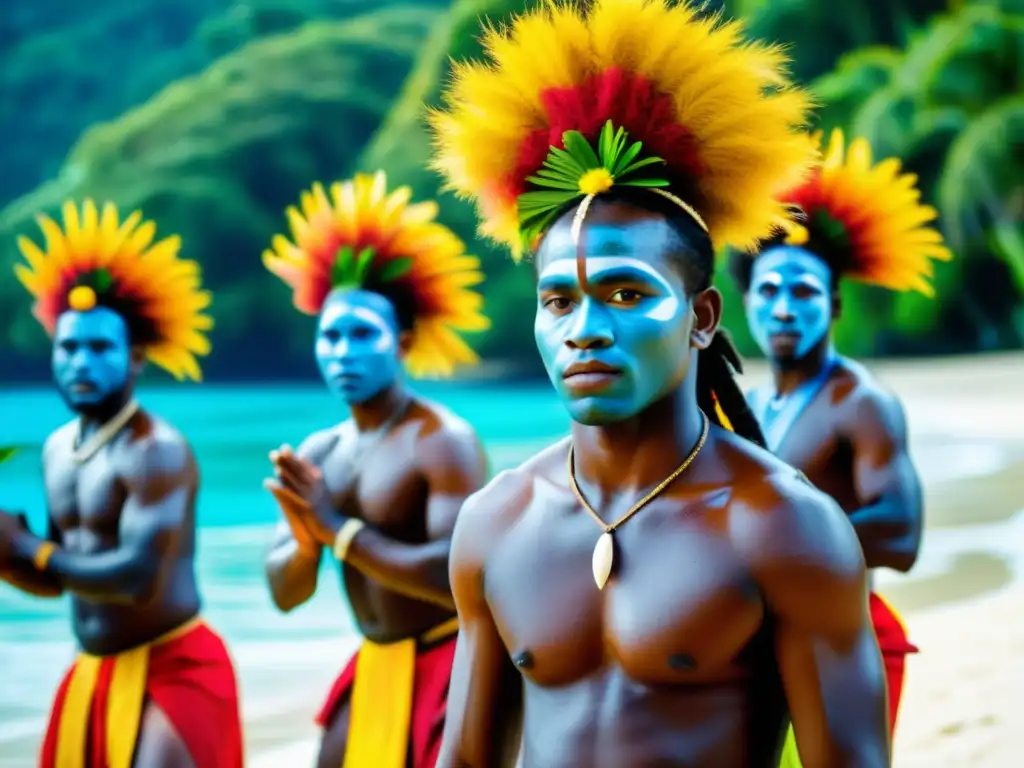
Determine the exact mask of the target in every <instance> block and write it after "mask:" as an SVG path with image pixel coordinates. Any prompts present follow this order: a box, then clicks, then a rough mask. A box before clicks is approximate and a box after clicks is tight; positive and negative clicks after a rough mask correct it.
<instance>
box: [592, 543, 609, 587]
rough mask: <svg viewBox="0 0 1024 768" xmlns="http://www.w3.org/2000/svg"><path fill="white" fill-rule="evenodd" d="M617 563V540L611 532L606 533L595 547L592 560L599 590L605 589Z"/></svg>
mask: <svg viewBox="0 0 1024 768" xmlns="http://www.w3.org/2000/svg"><path fill="white" fill-rule="evenodd" d="M614 563H615V540H614V539H613V538H612V534H611V531H605V532H604V533H602V534H601V536H600V538H599V539H598V540H597V544H595V545H594V556H593V558H592V559H591V563H590V565H591V567H592V568H593V569H594V581H595V582H597V588H598V589H604V585H605V584H607V583H608V578H609V577H610V576H611V575H612V566H613V565H614Z"/></svg>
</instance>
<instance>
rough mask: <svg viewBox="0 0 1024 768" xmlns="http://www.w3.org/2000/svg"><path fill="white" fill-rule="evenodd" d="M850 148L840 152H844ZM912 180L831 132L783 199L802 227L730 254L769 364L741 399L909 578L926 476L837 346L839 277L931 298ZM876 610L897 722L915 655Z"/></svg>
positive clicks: (927, 217) (870, 546)
mask: <svg viewBox="0 0 1024 768" xmlns="http://www.w3.org/2000/svg"><path fill="white" fill-rule="evenodd" d="M844 155H845V156H844ZM914 181H915V179H914V177H913V176H910V175H906V174H901V173H900V166H899V163H898V162H897V161H896V160H895V159H889V160H885V161H883V162H881V163H879V164H877V165H874V166H872V164H871V151H870V148H869V147H868V144H867V142H866V141H865V140H864V139H857V140H855V141H853V142H852V143H851V144H850V147H849V151H848V152H845V153H844V142H843V136H842V134H841V133H840V132H839V131H835V132H833V134H832V136H831V139H830V141H829V145H828V151H827V153H826V156H825V158H824V163H823V165H822V167H821V168H820V169H819V170H818V171H816V172H815V173H814V174H813V175H812V176H811V177H810V178H809V179H807V180H806V181H805V182H804V183H803V184H801V185H800V186H799V187H797V188H795V189H794V190H793V191H792V192H791V193H789V194H786V195H785V196H784V197H783V201H784V202H785V203H788V204H791V205H792V206H793V207H794V208H798V209H799V210H800V211H801V212H802V213H801V214H800V222H801V223H792V224H790V225H788V226H787V227H786V231H782V232H780V233H779V234H778V235H777V236H776V237H775V238H774V239H772V240H770V241H768V242H766V243H764V244H763V245H762V247H761V249H760V252H759V255H757V256H756V258H754V259H751V258H750V257H748V256H744V255H736V256H735V257H734V262H733V264H734V273H735V276H736V278H737V281H738V282H739V284H740V286H741V288H742V289H743V291H744V294H745V303H746V309H747V320H748V322H749V324H750V328H751V330H752V332H753V334H754V337H755V339H756V340H757V343H758V344H759V345H760V347H761V348H762V349H763V350H764V353H765V355H767V356H768V359H769V361H770V362H771V370H772V381H771V383H770V384H768V385H767V386H765V387H762V388H760V389H757V390H754V391H752V392H751V393H749V395H748V400H749V402H750V405H751V408H752V409H753V411H754V413H755V415H756V416H757V417H758V420H759V421H760V423H761V427H762V429H763V431H764V435H765V438H766V441H767V446H768V448H770V449H771V450H772V451H773V452H775V453H776V454H777V455H778V456H779V457H780V458H782V459H783V460H785V461H787V462H789V463H790V464H792V465H793V466H794V467H797V468H799V469H800V470H802V471H803V472H805V473H806V475H807V477H808V478H809V479H810V481H811V482H812V483H814V484H815V485H816V486H817V487H818V488H820V489H821V490H823V491H825V492H826V493H828V494H829V495H830V496H832V497H833V498H834V499H835V500H836V502H838V504H839V506H841V507H842V508H843V510H844V511H845V512H846V514H847V515H849V518H850V522H852V523H853V526H854V529H855V530H856V531H857V535H858V537H859V538H860V542H861V546H862V547H863V549H864V558H865V560H866V562H867V565H868V567H869V568H893V569H895V570H897V571H902V572H904V573H905V572H907V571H909V570H910V568H911V566H912V565H913V564H914V561H915V560H916V558H917V553H918V549H919V547H920V545H921V531H922V498H921V484H920V481H919V479H918V476H917V472H916V471H915V470H914V466H913V464H912V463H911V461H910V456H909V454H908V452H907V429H906V423H905V421H904V416H903V409H902V408H901V406H900V403H899V401H898V400H897V399H896V398H895V397H894V396H893V395H892V394H891V393H890V392H888V391H887V390H885V389H884V388H883V387H882V386H881V385H880V384H879V383H878V381H877V380H876V379H875V378H874V377H873V376H872V375H871V374H870V373H868V371H867V370H865V369H864V368H863V367H862V366H860V365H858V364H857V363H855V362H853V361H852V360H849V359H847V358H844V357H842V356H840V355H838V354H837V353H836V352H835V350H834V349H833V346H832V341H831V333H830V332H831V329H832V324H833V322H834V321H835V320H837V319H838V318H839V309H840V303H839V285H840V281H841V280H842V279H843V278H850V279H853V280H859V281H861V282H864V283H868V284H870V285H878V286H883V287H886V288H889V289H891V290H896V291H905V290H917V291H920V292H922V293H924V294H926V295H930V294H931V293H932V288H931V286H930V284H929V282H928V278H929V277H930V276H931V274H932V262H931V260H932V259H940V260H946V259H949V258H951V254H950V252H949V251H948V250H947V249H946V248H945V246H943V244H942V236H941V235H940V234H939V232H938V231H936V230H935V229H934V228H932V227H931V226H929V222H931V221H932V220H933V219H934V218H935V215H936V214H935V211H934V209H932V208H930V207H927V206H924V205H921V204H920V202H919V198H920V193H919V192H918V190H917V189H916V188H915V186H914ZM871 618H872V621H873V623H874V626H875V631H876V632H877V635H878V641H879V644H880V646H881V650H882V656H883V658H884V660H885V671H886V678H887V680H888V688H889V722H890V729H891V730H895V727H896V714H897V712H898V710H899V702H900V693H901V691H902V688H903V670H904V662H905V658H906V655H907V654H908V653H913V652H915V651H916V650H917V649H916V648H915V647H914V646H913V645H911V644H910V643H909V641H908V639H907V634H906V630H905V628H904V626H903V622H902V621H901V620H900V618H899V616H898V615H897V614H896V612H895V611H894V610H893V609H892V608H891V607H890V606H889V605H888V604H887V603H886V602H885V601H884V600H883V599H882V598H881V597H879V596H878V595H877V594H876V593H874V592H872V593H871Z"/></svg>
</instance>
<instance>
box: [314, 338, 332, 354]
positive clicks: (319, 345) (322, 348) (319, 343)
mask: <svg viewBox="0 0 1024 768" xmlns="http://www.w3.org/2000/svg"><path fill="white" fill-rule="evenodd" d="M313 353H314V354H315V355H316V356H317V357H327V356H328V355H329V354H331V342H329V341H328V340H327V339H324V338H319V339H317V340H316V346H315V347H314V348H313Z"/></svg>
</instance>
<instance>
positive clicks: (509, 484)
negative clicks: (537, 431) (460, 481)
mask: <svg viewBox="0 0 1024 768" xmlns="http://www.w3.org/2000/svg"><path fill="white" fill-rule="evenodd" d="M568 448H569V441H568V438H566V439H564V440H560V441H559V442H558V443H556V444H555V445H552V446H550V447H548V448H545V449H544V450H543V451H541V452H540V453H537V454H535V455H534V456H532V457H530V458H529V459H527V460H526V461H525V462H523V463H522V464H520V465H519V466H518V467H515V468H514V469H506V470H503V471H501V472H499V473H498V474H497V475H495V476H494V478H493V479H492V480H491V481H490V482H489V483H487V485H485V486H484V487H483V488H481V489H480V490H479V491H477V492H476V493H474V494H472V495H471V496H470V497H469V498H467V499H466V501H465V502H464V503H463V505H462V511H461V512H460V513H459V518H458V522H457V523H456V524H455V533H454V534H453V537H452V551H453V557H455V556H456V555H460V556H462V557H466V558H469V559H471V560H473V561H475V562H477V563H478V564H480V565H482V564H483V562H484V560H486V558H487V555H488V554H489V553H490V552H491V551H492V550H493V548H494V547H495V546H496V544H497V543H498V542H499V541H500V539H501V538H502V536H504V534H505V532H506V531H508V530H509V529H510V528H511V527H512V526H513V525H515V523H516V522H517V521H518V520H519V518H520V516H521V515H522V514H523V513H524V512H525V511H526V509H527V508H528V507H529V505H530V501H531V500H532V499H533V494H534V489H535V488H536V487H537V483H538V482H544V481H548V480H550V479H552V478H553V477H554V473H553V471H552V468H553V463H554V461H555V459H556V457H561V458H562V461H564V457H565V452H566V451H568Z"/></svg>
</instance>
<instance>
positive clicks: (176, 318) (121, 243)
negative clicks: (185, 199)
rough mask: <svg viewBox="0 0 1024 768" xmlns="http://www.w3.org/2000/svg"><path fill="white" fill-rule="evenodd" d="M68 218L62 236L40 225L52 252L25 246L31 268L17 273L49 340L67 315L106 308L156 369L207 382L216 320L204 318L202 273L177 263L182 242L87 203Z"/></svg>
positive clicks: (66, 213)
mask: <svg viewBox="0 0 1024 768" xmlns="http://www.w3.org/2000/svg"><path fill="white" fill-rule="evenodd" d="M62 213H63V218H64V227H63V229H61V226H60V225H59V224H57V222H55V221H53V219H51V218H49V217H47V216H42V215H41V216H39V217H38V221H39V226H40V228H41V229H42V230H43V237H44V238H45V240H46V250H45V251H43V250H41V249H40V248H39V247H38V246H37V245H36V244H35V243H34V242H32V241H31V240H29V239H28V238H27V237H19V238H18V248H19V249H20V250H21V253H22V255H23V256H24V257H25V260H26V262H27V265H25V264H15V265H14V273H15V275H16V276H17V278H18V280H20V281H21V283H22V285H24V286H25V288H26V289H28V292H29V293H30V294H31V295H32V296H33V298H35V306H34V307H33V314H34V315H35V316H36V318H37V319H38V320H39V322H40V323H42V325H43V327H44V328H45V329H46V331H47V333H49V334H51V335H52V334H53V332H54V329H55V328H56V325H57V318H58V317H60V315H61V314H62V313H63V312H65V311H67V310H74V311H77V312H88V311H89V310H91V309H93V308H94V307H107V308H109V309H111V310H113V311H115V312H117V314H118V315H120V316H121V317H122V318H123V319H124V321H125V323H126V325H127V326H128V328H129V329H130V331H131V335H132V342H133V343H135V344H141V345H143V346H144V347H145V348H146V356H147V358H148V359H149V361H150V362H152V363H153V364H155V365H158V366H160V367H161V368H163V369H165V370H166V371H168V372H169V373H170V374H171V375H172V376H174V377H175V378H176V379H179V380H181V379H185V378H189V379H192V380H194V381H199V380H201V379H202V371H201V370H200V368H199V363H198V361H197V359H196V358H197V357H198V356H202V355H206V354H209V352H210V342H209V339H208V338H207V337H206V332H207V331H209V330H210V329H211V328H212V327H213V319H212V318H211V317H209V316H208V315H206V314H204V310H205V309H206V308H207V307H209V306H210V294H209V293H208V292H207V291H204V290H202V289H201V286H200V269H199V265H198V264H197V263H196V262H194V261H188V260H184V259H181V258H179V257H178V251H179V250H180V249H181V239H180V238H179V237H178V236H177V235H172V236H171V237H167V238H164V239H163V240H160V241H158V242H156V243H154V242H153V240H154V238H155V236H156V224H155V223H154V222H152V221H143V220H142V213H141V212H140V211H135V212H134V213H132V214H131V215H130V216H128V218H126V219H125V220H124V221H123V222H122V221H119V219H118V213H117V208H116V207H115V206H114V204H113V203H106V204H105V205H104V206H103V210H102V211H100V210H98V209H97V207H96V204H95V203H94V202H93V201H92V200H85V201H83V203H82V207H81V211H79V209H78V207H77V206H76V205H75V204H74V203H73V202H71V201H68V202H65V203H64V206H63V211H62Z"/></svg>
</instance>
